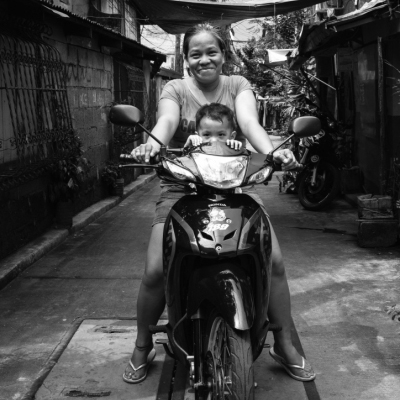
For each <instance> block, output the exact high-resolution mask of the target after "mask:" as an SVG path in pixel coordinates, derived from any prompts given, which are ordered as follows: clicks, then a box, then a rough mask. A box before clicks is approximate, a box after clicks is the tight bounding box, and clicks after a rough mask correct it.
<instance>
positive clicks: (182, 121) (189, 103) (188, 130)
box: [160, 75, 251, 148]
mask: <svg viewBox="0 0 400 400" xmlns="http://www.w3.org/2000/svg"><path fill="white" fill-rule="evenodd" d="M189 79H192V78H184V79H175V80H173V81H170V82H168V83H167V84H166V85H165V87H164V89H163V91H162V93H161V97H160V100H162V99H170V100H173V101H175V102H176V103H177V104H178V105H179V109H180V117H179V125H178V128H177V130H176V132H175V134H174V136H173V138H172V139H171V141H170V142H169V147H172V148H176V147H183V145H184V144H185V143H186V140H187V138H188V137H189V136H190V135H194V133H195V130H196V119H195V116H196V112H197V110H198V109H199V108H200V107H201V106H203V105H205V104H209V103H221V104H224V105H225V106H227V107H229V108H230V109H231V110H233V111H234V112H235V99H236V97H237V96H238V94H239V93H241V92H243V91H245V90H251V86H250V83H249V81H248V80H247V79H246V78H243V77H242V76H237V75H232V76H225V75H221V76H220V79H221V81H220V84H219V86H218V87H217V89H216V93H215V96H214V99H213V100H212V101H207V100H206V98H205V97H204V95H203V93H202V92H201V91H200V90H199V89H197V88H193V85H190V86H189V85H188V82H187V80H189ZM185 81H186V82H185ZM235 114H236V113H235ZM236 133H237V135H236V140H240V141H241V142H242V143H243V145H245V137H244V135H243V133H242V131H241V130H240V127H239V126H237V129H236Z"/></svg>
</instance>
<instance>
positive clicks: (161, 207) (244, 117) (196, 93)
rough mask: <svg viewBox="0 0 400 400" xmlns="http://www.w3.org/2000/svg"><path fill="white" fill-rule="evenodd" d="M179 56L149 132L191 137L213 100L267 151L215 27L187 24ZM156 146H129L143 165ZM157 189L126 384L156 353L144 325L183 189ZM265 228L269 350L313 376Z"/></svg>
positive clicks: (154, 312)
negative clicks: (297, 341) (225, 68)
mask: <svg viewBox="0 0 400 400" xmlns="http://www.w3.org/2000/svg"><path fill="white" fill-rule="evenodd" d="M183 53H184V57H185V62H186V64H187V67H188V69H189V71H190V77H188V78H186V79H179V80H178V79H177V80H174V81H171V82H169V83H168V84H167V85H166V86H165V88H164V90H163V92H162V94H161V97H160V102H159V105H158V120H157V124H156V126H155V127H154V129H153V131H152V133H153V135H155V136H156V137H157V138H159V139H160V140H161V142H163V143H165V144H169V146H170V147H183V146H184V144H185V142H186V139H187V138H188V136H189V135H191V134H194V131H195V122H194V121H195V118H194V117H195V114H196V111H197V109H198V108H199V107H200V106H202V105H203V104H207V103H212V102H217V103H222V104H225V105H226V106H228V107H230V108H231V109H232V110H234V111H235V114H236V119H237V122H238V132H237V136H236V139H237V140H241V141H242V142H244V140H245V138H246V139H247V140H248V141H249V142H250V144H251V145H252V146H253V147H254V148H255V149H256V150H257V151H258V152H259V153H263V154H267V153H268V152H269V151H270V150H271V149H272V143H271V141H270V139H269V137H268V135H267V134H266V132H265V130H264V129H263V128H262V127H261V126H260V124H259V123H258V115H257V109H256V102H255V98H254V95H253V92H252V90H251V87H250V84H249V82H248V81H247V80H246V79H244V78H243V77H240V76H230V77H227V76H223V75H221V70H222V65H223V63H224V62H225V43H224V41H223V40H222V38H221V36H220V34H219V31H218V30H217V29H216V28H213V27H212V26H211V25H209V24H201V25H198V26H196V27H194V28H191V29H189V30H188V31H187V33H186V34H185V37H184V41H183ZM158 151H159V145H158V143H157V142H155V141H154V140H153V139H151V138H149V140H148V141H147V143H146V144H143V145H140V146H139V147H137V148H135V149H134V150H133V151H132V156H133V157H134V159H135V160H136V161H138V162H149V160H150V157H153V156H155V155H156V154H157V153H158ZM274 159H275V161H276V162H279V163H282V169H283V170H287V169H292V168H294V167H296V165H297V162H296V160H295V158H294V156H293V154H292V152H291V151H290V150H280V151H278V152H276V153H275V157H274ZM161 188H162V190H161V197H160V200H159V201H158V202H157V208H156V216H155V219H154V221H153V229H152V233H151V237H150V242H149V247H148V252H147V260H146V266H145V272H144V275H143V279H142V283H141V286H140V291H139V297H138V301H137V326H138V335H137V339H136V347H135V349H134V351H133V354H132V357H131V360H130V362H129V365H128V366H127V368H126V370H125V372H124V375H123V379H124V380H125V381H126V382H129V383H138V382H141V381H143V380H144V379H145V378H146V376H147V370H148V367H149V365H150V363H151V361H152V360H153V359H154V357H155V350H154V348H153V343H152V337H151V335H150V333H149V331H148V326H149V325H156V324H157V322H158V320H159V317H160V315H161V313H162V312H163V310H164V306H165V299H164V287H163V272H162V236H163V228H164V223H165V220H166V217H167V214H168V211H169V210H170V209H171V207H172V205H173V204H174V203H175V202H176V201H177V200H178V199H179V198H180V197H182V196H183V195H184V192H183V191H182V189H180V188H179V187H177V186H174V185H168V184H166V183H162V184H161ZM260 201H261V200H260ZM271 231H272V246H273V247H272V249H273V250H272V259H273V262H272V283H271V295H270V305H269V310H268V313H269V318H270V321H271V323H274V324H278V325H280V326H282V331H281V332H278V333H274V339H275V344H274V347H273V348H272V349H271V351H270V354H271V356H272V357H273V358H274V359H275V361H277V362H278V363H279V364H281V365H282V367H283V368H285V370H286V371H287V372H288V374H289V375H290V376H291V377H293V378H294V379H298V380H303V381H304V380H306V381H308V380H313V379H314V378H315V374H314V372H313V370H312V368H311V366H310V365H309V363H308V362H307V361H306V360H305V359H304V358H303V357H302V356H301V355H300V354H298V352H297V350H296V349H295V348H294V346H293V344H292V337H291V329H292V326H293V322H292V317H291V313H290V294H289V288H288V284H287V280H286V275H285V268H284V265H283V261H282V255H281V251H280V248H279V244H278V241H277V239H276V236H275V233H274V231H273V229H272V227H271Z"/></svg>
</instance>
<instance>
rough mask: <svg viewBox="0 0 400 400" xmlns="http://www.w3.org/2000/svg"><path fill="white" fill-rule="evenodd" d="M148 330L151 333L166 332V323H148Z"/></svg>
mask: <svg viewBox="0 0 400 400" xmlns="http://www.w3.org/2000/svg"><path fill="white" fill-rule="evenodd" d="M149 332H150V333H151V334H152V335H154V334H155V333H168V325H149Z"/></svg>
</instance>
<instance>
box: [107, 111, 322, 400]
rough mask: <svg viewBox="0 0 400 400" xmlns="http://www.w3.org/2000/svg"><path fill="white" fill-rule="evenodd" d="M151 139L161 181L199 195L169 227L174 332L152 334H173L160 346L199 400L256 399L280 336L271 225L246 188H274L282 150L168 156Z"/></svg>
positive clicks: (302, 130) (136, 117) (301, 123)
mask: <svg viewBox="0 0 400 400" xmlns="http://www.w3.org/2000/svg"><path fill="white" fill-rule="evenodd" d="M110 120H111V122H113V123H114V124H118V125H125V126H135V125H139V126H140V127H142V126H141V125H140V123H141V122H143V115H142V114H141V112H140V111H139V110H138V109H136V108H135V107H132V106H127V105H117V106H114V107H112V108H111V111H110ZM142 128H143V127H142ZM289 130H290V132H291V133H292V135H291V136H290V137H289V138H288V139H287V140H290V138H291V137H293V136H296V137H305V136H310V135H314V134H316V133H318V132H319V130H320V121H319V120H318V118H315V117H300V118H297V119H295V120H294V121H293V122H292V123H291V125H290V128H289ZM146 132H147V133H148V134H149V135H151V133H150V132H148V131H147V130H146ZM152 137H153V136H152ZM153 138H154V140H156V141H157V142H158V143H160V145H161V149H160V153H159V159H158V160H157V161H156V163H155V165H151V166H150V167H151V168H154V169H155V170H156V172H157V174H158V176H159V177H160V178H161V179H163V180H165V181H168V182H171V183H174V184H176V185H182V186H188V185H189V186H190V187H191V188H192V190H193V192H192V194H190V195H186V196H184V197H182V198H181V199H180V200H178V201H177V203H176V204H175V205H174V206H173V207H172V209H171V211H170V213H169V215H168V218H167V221H166V223H165V228H164V236H163V268H164V277H165V279H164V283H165V296H166V303H167V310H168V324H166V325H158V326H150V327H149V329H150V332H151V333H153V334H155V333H159V332H165V333H167V335H168V340H165V341H163V340H158V341H157V342H158V343H163V345H164V347H165V350H166V352H167V353H168V354H169V355H170V356H171V357H173V358H175V359H177V360H178V361H180V362H182V363H184V364H186V365H187V367H188V369H189V371H190V372H189V377H190V382H191V385H192V387H193V388H194V391H195V398H196V400H200V399H204V400H205V399H215V400H216V399H238V400H249V399H253V397H254V373H253V362H254V360H256V359H257V357H258V356H259V355H260V353H261V351H262V349H263V345H264V342H265V339H266V336H267V333H268V331H275V330H277V331H279V330H280V329H281V328H280V327H279V326H273V325H272V324H271V323H270V322H269V320H268V315H267V311H268V302H269V293H270V283H271V251H272V248H271V229H270V225H269V222H268V219H267V217H266V215H265V213H264V212H263V211H262V209H261V207H260V205H259V204H258V203H257V202H256V201H255V200H254V199H253V198H252V197H250V196H249V195H247V194H244V193H241V190H240V188H242V187H245V186H253V185H255V184H262V183H264V184H265V183H268V181H269V180H270V179H271V177H272V174H273V172H274V169H275V165H274V162H273V153H274V151H276V150H277V149H278V148H279V147H281V146H282V145H283V144H282V145H281V146H279V147H278V148H276V149H275V150H274V151H272V152H271V153H270V154H268V155H264V154H258V153H251V152H249V151H247V150H245V149H244V150H242V151H241V152H239V153H238V152H237V151H236V150H233V149H230V148H229V147H228V146H226V145H225V144H222V145H221V143H217V144H215V143H213V144H210V143H204V144H200V145H199V146H194V147H190V148H188V149H168V148H166V146H164V145H163V144H162V143H161V142H160V141H159V140H157V138H155V137H153ZM221 152H222V153H223V154H219V153H221ZM122 159H125V160H128V161H129V159H130V161H131V160H132V159H131V157H130V156H125V157H122ZM143 166H144V165H143V164H125V165H124V164H122V167H143ZM145 166H146V168H149V165H147V164H146V165H145Z"/></svg>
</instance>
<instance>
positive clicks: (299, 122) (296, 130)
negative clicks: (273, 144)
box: [288, 116, 321, 138]
mask: <svg viewBox="0 0 400 400" xmlns="http://www.w3.org/2000/svg"><path fill="white" fill-rule="evenodd" d="M320 130H321V121H320V120H319V119H318V118H317V117H311V116H306V117H298V118H295V119H294V120H293V121H291V122H290V124H289V128H288V131H289V133H291V134H294V135H295V136H296V137H299V138H303V137H308V136H315V135H317V134H318V133H319V132H320Z"/></svg>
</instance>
